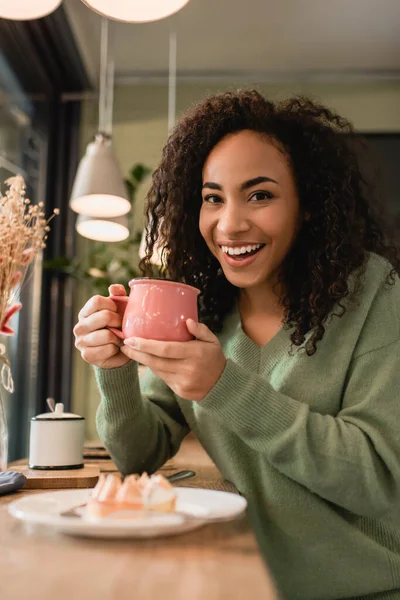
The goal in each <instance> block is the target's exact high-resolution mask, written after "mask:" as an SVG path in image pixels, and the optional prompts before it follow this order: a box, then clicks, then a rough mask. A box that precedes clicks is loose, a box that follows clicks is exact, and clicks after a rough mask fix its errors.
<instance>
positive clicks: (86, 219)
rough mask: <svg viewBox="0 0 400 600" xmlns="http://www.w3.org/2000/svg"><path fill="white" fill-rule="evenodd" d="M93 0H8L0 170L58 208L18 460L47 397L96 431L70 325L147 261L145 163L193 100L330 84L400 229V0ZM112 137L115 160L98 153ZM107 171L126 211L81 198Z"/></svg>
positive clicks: (26, 300)
mask: <svg viewBox="0 0 400 600" xmlns="http://www.w3.org/2000/svg"><path fill="white" fill-rule="evenodd" d="M91 4H92V6H91ZM97 4H98V5H99V6H100V9H97V10H96V1H95V0H92V2H90V1H89V0H88V1H85V0H83V1H82V0H62V1H60V0H58V1H57V0H52V1H51V0H46V1H45V0H29V1H28V0H25V1H23V0H18V1H17V0H14V1H12V2H9V1H4V2H1V1H0V183H2V184H3V182H5V181H6V180H7V179H8V178H9V177H12V176H14V175H18V174H20V175H22V176H23V178H24V180H25V183H26V186H27V196H28V197H29V198H31V200H32V201H33V202H34V203H39V202H41V203H43V206H44V211H45V213H46V215H50V214H51V213H52V212H53V211H54V209H56V210H57V212H58V211H59V214H58V215H57V216H56V217H55V218H54V219H53V220H52V222H51V230H50V232H49V234H48V239H47V241H46V247H45V248H44V249H43V252H41V253H40V254H39V255H38V256H37V258H36V260H35V262H34V264H33V265H32V266H31V270H30V274H29V276H28V277H27V279H26V282H25V284H24V286H23V288H22V290H21V297H20V301H21V303H22V305H23V308H22V310H21V311H20V312H18V313H17V314H15V315H14V316H13V318H12V320H11V324H12V328H13V330H14V332H15V334H14V335H12V336H8V337H7V338H4V340H2V341H3V343H4V344H5V346H6V352H7V356H8V359H9V361H10V365H11V369H12V374H13V379H14V384H15V389H14V392H13V393H12V394H11V393H5V392H4V391H3V390H2V395H3V396H4V402H5V408H6V413H7V421H8V431H9V449H8V461H9V462H10V463H11V462H12V461H18V460H21V459H23V458H24V457H26V456H27V455H28V448H29V433H30V422H31V418H32V417H34V416H35V415H38V414H40V413H44V412H46V411H47V410H48V405H47V399H48V398H53V399H54V400H55V402H56V403H63V405H64V410H65V411H68V412H71V413H75V414H78V415H81V416H83V417H84V418H85V440H86V441H87V442H88V443H92V444H95V443H96V442H97V441H98V433H97V431H96V422H95V415H96V409H97V406H98V403H99V392H98V390H97V387H96V384H95V379H94V374H93V369H92V367H91V365H89V364H88V363H86V362H84V361H83V360H82V358H81V355H80V353H79V352H78V351H77V350H76V349H75V347H74V339H73V334H72V330H73V326H74V324H75V323H76V321H77V315H78V312H79V310H80V309H81V307H82V306H83V305H84V304H85V302H86V301H87V300H88V299H89V298H90V297H91V296H93V295H94V294H102V295H107V289H108V286H109V285H110V284H111V283H123V284H126V283H127V282H128V281H129V280H130V279H132V278H134V277H138V276H140V272H139V268H138V264H139V260H140V255H141V244H142V242H143V229H144V204H145V198H146V193H147V190H148V188H149V185H150V181H151V173H152V171H153V170H154V169H155V168H156V167H157V165H158V162H159V160H160V156H161V151H162V148H163V145H164V144H165V142H166V140H167V137H168V133H169V131H171V130H172V128H173V127H174V124H175V123H176V120H177V119H178V118H179V116H180V115H181V114H182V113H184V112H185V111H186V110H187V109H188V108H190V107H191V106H192V105H193V104H194V103H196V102H198V101H200V100H202V99H204V98H206V97H207V96H208V95H210V94H213V93H216V92H220V91H225V90H234V89H238V88H256V89H258V90H260V91H261V92H262V93H263V94H265V95H266V96H267V97H269V98H270V99H272V100H276V99H280V98H284V97H287V96H290V95H294V94H305V95H309V96H312V97H313V98H316V99H319V100H321V101H322V102H323V103H325V104H326V105H328V106H329V107H331V108H333V109H334V110H336V111H338V113H340V114H342V115H343V116H345V117H346V118H348V119H349V120H350V121H351V122H352V123H353V124H354V126H355V128H356V130H357V131H358V132H359V133H360V135H362V136H363V137H364V138H365V140H366V142H367V144H368V146H369V149H370V151H371V152H370V154H371V156H373V158H374V163H373V164H370V165H365V168H366V172H368V173H371V174H372V173H374V177H376V178H377V181H378V189H379V191H380V195H381V197H382V199H383V201H384V202H385V204H386V205H387V207H388V208H389V210H390V213H391V215H392V217H393V219H392V220H393V224H394V226H395V227H396V228H397V230H400V200H399V194H398V190H399V189H400V169H399V164H400V35H399V31H400V3H399V1H398V0H380V1H379V2H377V1H376V0H351V1H348V0H332V1H329V2H326V1H324V2H321V1H320V0H303V1H302V2H298V0H283V1H279V2H273V1H269V0H247V1H246V2H244V1H243V0H190V1H187V2H180V6H179V7H178V4H179V2H175V4H176V6H177V8H176V10H175V11H174V12H173V14H170V15H161V17H157V20H152V19H151V18H144V19H142V20H143V22H138V21H139V19H137V20H136V22H132V21H134V19H132V20H131V22H127V21H129V18H128V17H129V15H128V16H127V15H126V14H124V13H123V11H124V10H125V8H126V7H127V4H128V3H126V2H125V3H122V2H121V3H119V2H118V0H114V1H113V2H112V1H110V2H108V3H107V2H106V0H104V1H103V2H100V1H99V2H97ZM107 4H108V7H109V8H110V11H111V13H110V15H109V16H110V18H107V16H104V13H103V14H101V13H102V11H103V7H104V6H106V5H107ZM142 4H144V5H145V4H146V3H142ZM151 4H156V3H149V6H148V8H149V7H150V5H151ZM165 4H168V2H166V3H165ZM118 6H120V7H121V11H122V14H121V15H118ZM123 6H124V7H125V8H123ZM93 7H94V8H93ZM178 8H179V10H178ZM24 10H25V13H24ZM126 10H129V9H128V8H126ZM149 10H150V9H149ZM13 11H14V12H13ZM113 11H114V12H113ZM170 12H171V11H170ZM114 13H115V14H114ZM162 17H164V18H162ZM104 139H106V140H107V141H108V145H107V148H108V149H107V153H108V154H107V157H106V158H105V159H104V160H106V162H107V161H108V163H107V169H109V171H107V169H106V168H105V167H104V168H102V167H100V166H99V165H100V164H102V163H101V161H97V166H96V152H97V150H98V148H99V145H101V144H102V143H104ZM96 146H97V150H96ZM102 185H103V186H104V188H106V187H107V186H108V187H112V186H114V188H115V192H114V194H115V196H116V200H115V202H118V201H120V202H123V203H125V205H127V206H128V212H126V211H125V213H124V214H123V215H122V216H119V217H117V218H114V220H113V217H107V207H105V212H104V213H103V215H102V214H101V210H100V214H92V215H89V216H87V215H86V216H85V215H83V214H80V212H79V202H80V201H81V200H82V198H83V196H84V195H85V194H86V195H88V194H90V193H92V192H91V191H90V190H91V186H92V188H93V189H94V188H96V189H97V191H96V193H97V195H98V196H101V192H99V186H100V187H101V186H102ZM118 190H119V191H118ZM3 191H4V189H3ZM101 201H102V200H101V198H100V200H98V202H99V204H98V206H100V205H101ZM103 201H104V198H103ZM102 216H103V220H102ZM104 218H105V219H106V221H104ZM96 219H97V220H96ZM99 221H101V222H99ZM155 260H156V259H155ZM0 588H1V582H0ZM188 597H191V596H190V595H189V596H188ZM192 597H193V598H195V596H192ZM203 597H204V596H203ZM222 597H223V596H221V598H222ZM254 597H256V596H254ZM196 598H200V596H196Z"/></svg>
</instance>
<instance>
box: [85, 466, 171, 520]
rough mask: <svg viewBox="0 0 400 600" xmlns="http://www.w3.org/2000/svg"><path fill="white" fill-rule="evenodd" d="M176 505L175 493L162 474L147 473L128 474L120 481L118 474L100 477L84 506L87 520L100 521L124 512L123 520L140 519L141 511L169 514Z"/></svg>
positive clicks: (142, 512)
mask: <svg viewBox="0 0 400 600" xmlns="http://www.w3.org/2000/svg"><path fill="white" fill-rule="evenodd" d="M175 505H176V494H175V490H174V488H173V486H172V485H171V484H170V483H169V481H168V480H167V479H165V477H163V476H162V475H152V476H151V477H149V476H148V475H147V473H143V475H141V476H140V477H139V476H138V475H129V476H128V477H125V479H124V481H122V479H121V477H120V475H115V474H110V475H104V474H101V475H100V478H99V480H98V482H97V484H96V487H95V488H93V490H92V492H91V495H90V498H89V501H88V503H87V506H86V512H87V516H88V517H94V518H102V517H106V516H108V515H111V514H112V513H114V512H115V513H116V512H118V513H121V514H120V515H118V516H123V511H131V512H130V513H129V514H128V512H127V515H126V516H127V517H129V518H132V517H133V516H135V514H134V513H132V511H136V512H137V516H138V517H141V516H143V514H144V512H145V511H156V512H173V511H174V510H175Z"/></svg>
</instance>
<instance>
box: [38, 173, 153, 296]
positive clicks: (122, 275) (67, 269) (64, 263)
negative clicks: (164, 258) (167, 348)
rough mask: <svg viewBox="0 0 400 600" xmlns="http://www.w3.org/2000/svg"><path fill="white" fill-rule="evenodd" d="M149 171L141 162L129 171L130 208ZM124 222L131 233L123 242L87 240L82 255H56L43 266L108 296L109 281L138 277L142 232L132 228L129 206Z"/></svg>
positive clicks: (123, 280)
mask: <svg viewBox="0 0 400 600" xmlns="http://www.w3.org/2000/svg"><path fill="white" fill-rule="evenodd" d="M150 172H151V169H149V167H147V166H145V165H143V164H141V163H138V164H135V165H134V166H133V167H132V169H131V170H130V173H129V178H128V179H126V180H125V184H126V187H127V190H128V196H129V200H130V202H131V206H132V208H133V205H134V202H135V198H136V193H137V190H138V188H139V186H140V184H141V183H142V182H143V180H144V179H145V178H146V177H147V175H148V174H149V173H150ZM128 222H129V230H130V232H131V235H130V236H129V238H128V239H126V240H124V241H123V242H118V243H104V242H94V241H91V240H87V241H86V244H87V248H88V251H87V252H85V253H84V256H82V257H75V258H67V257H64V256H58V257H55V258H53V259H51V260H46V261H45V262H44V268H45V269H51V270H53V271H57V272H58V273H60V272H61V273H64V274H65V275H69V276H71V277H74V278H75V279H77V280H78V281H81V282H84V283H86V284H87V285H89V286H90V288H91V290H92V291H93V293H96V294H101V295H108V287H109V286H110V285H111V284H112V283H123V284H125V285H126V284H127V283H128V281H129V280H130V279H132V278H134V277H138V276H139V273H138V271H137V263H138V257H139V245H140V240H141V236H142V232H141V231H139V230H136V231H134V230H133V226H134V224H133V219H132V209H131V210H130V212H129V215H128Z"/></svg>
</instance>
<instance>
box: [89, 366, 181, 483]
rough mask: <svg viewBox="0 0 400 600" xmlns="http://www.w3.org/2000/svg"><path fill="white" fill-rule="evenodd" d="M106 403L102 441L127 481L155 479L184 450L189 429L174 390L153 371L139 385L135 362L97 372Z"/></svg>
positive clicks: (100, 423)
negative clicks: (144, 476) (145, 475)
mask: <svg viewBox="0 0 400 600" xmlns="http://www.w3.org/2000/svg"><path fill="white" fill-rule="evenodd" d="M95 375H96V381H97V385H98V387H99V390H100V395H101V402H100V405H99V408H98V410H97V414H96V425H97V430H98V433H99V436H100V438H101V439H102V441H103V443H104V445H105V447H106V448H107V449H108V451H109V452H110V454H111V456H112V458H113V460H114V462H115V464H116V466H117V467H118V469H119V470H120V471H121V473H123V474H124V475H127V474H129V473H137V472H139V473H141V472H143V471H147V472H149V473H153V472H154V471H156V470H157V469H158V468H159V467H160V466H161V465H163V464H164V463H165V462H166V461H167V460H168V459H169V458H171V457H172V456H173V455H174V454H176V452H177V451H178V449H179V446H180V444H181V442H182V440H183V438H184V437H185V436H186V434H187V433H188V432H189V427H188V425H187V423H186V421H185V418H184V416H183V414H182V412H181V410H180V408H179V406H178V404H177V402H176V399H175V396H174V394H173V392H172V391H171V390H170V388H169V387H168V386H167V385H166V384H165V383H164V382H163V381H162V380H161V379H159V378H158V377H156V376H155V375H153V373H152V372H151V371H150V370H149V369H147V370H146V373H145V374H144V375H143V377H141V379H140V383H139V376H138V367H137V364H136V363H135V362H133V361H132V362H130V363H128V364H127V365H125V366H123V367H120V368H117V369H101V368H98V367H95Z"/></svg>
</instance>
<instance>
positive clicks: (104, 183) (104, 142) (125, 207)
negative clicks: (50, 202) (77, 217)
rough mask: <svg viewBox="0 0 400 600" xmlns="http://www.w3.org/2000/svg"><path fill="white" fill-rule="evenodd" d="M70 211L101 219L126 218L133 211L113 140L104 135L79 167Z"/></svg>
mask: <svg viewBox="0 0 400 600" xmlns="http://www.w3.org/2000/svg"><path fill="white" fill-rule="evenodd" d="M70 207H71V208H72V210H73V211H75V212H77V213H79V214H81V215H87V216H89V217H101V218H102V217H107V218H108V217H117V216H120V215H124V214H126V213H127V212H129V210H130V208H131V204H130V202H129V200H128V192H127V189H126V186H125V183H124V179H123V176H122V173H121V170H120V168H119V165H118V163H117V160H116V158H115V156H114V153H113V150H112V145H111V140H109V139H107V138H105V137H104V136H102V135H97V136H96V139H95V140H94V142H91V143H90V144H88V147H87V149H86V154H85V156H84V157H83V158H82V160H81V162H80V163H79V167H78V170H77V173H76V177H75V181H74V185H73V188H72V193H71V200H70Z"/></svg>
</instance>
